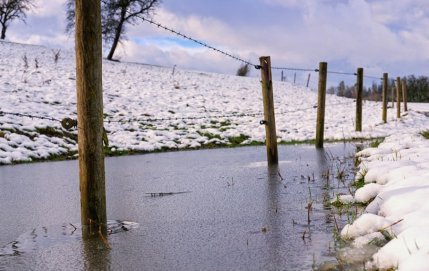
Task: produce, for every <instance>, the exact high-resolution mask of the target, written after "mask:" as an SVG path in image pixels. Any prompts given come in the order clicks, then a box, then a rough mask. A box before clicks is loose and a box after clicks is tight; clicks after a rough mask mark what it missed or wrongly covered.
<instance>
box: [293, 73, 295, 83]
mask: <svg viewBox="0 0 429 271" xmlns="http://www.w3.org/2000/svg"><path fill="white" fill-rule="evenodd" d="M293 84H294V85H295V84H296V73H294V74H293Z"/></svg>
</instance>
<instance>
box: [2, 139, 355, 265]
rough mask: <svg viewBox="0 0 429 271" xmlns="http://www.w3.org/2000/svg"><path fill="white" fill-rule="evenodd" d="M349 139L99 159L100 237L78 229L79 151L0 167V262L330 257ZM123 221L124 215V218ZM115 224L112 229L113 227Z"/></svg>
mask: <svg viewBox="0 0 429 271" xmlns="http://www.w3.org/2000/svg"><path fill="white" fill-rule="evenodd" d="M355 149H356V147H355V146H354V145H352V144H327V145H326V147H325V149H324V150H316V149H315V148H314V147H313V146H307V145H299V146H280V147H279V158H280V159H279V160H280V163H279V165H278V167H277V166H276V167H268V166H267V164H266V161H265V147H243V148H234V149H215V150H199V151H183V152H170V153H161V154H147V155H136V156H127V157H115V158H107V159H106V185H107V208H108V210H107V211H108V219H109V220H111V221H110V222H111V229H113V230H112V233H114V234H111V235H109V236H108V240H107V241H108V244H106V243H105V242H101V241H100V240H93V241H83V240H82V238H81V233H80V228H79V222H80V209H79V206H80V203H79V179H78V164H77V161H66V162H50V163H36V164H26V165H15V166H2V167H0V206H1V208H0V217H1V220H0V270H312V269H317V268H318V267H319V266H320V265H321V264H323V263H327V262H329V263H330V262H336V258H337V253H336V248H338V243H337V240H336V239H335V231H336V227H337V226H338V225H340V226H341V225H342V224H344V222H345V220H346V219H347V218H344V217H343V218H341V217H340V216H337V217H336V219H334V213H335V212H334V211H333V210H332V209H331V206H330V205H329V201H330V200H331V199H333V198H335V197H336V194H337V193H348V189H349V188H348V183H347V181H348V180H351V179H353V175H351V174H350V172H351V171H352V169H353V162H354V161H353V155H354V153H355ZM124 225H125V227H124ZM114 229H119V230H117V231H116V230H114Z"/></svg>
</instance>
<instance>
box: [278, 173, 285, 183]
mask: <svg viewBox="0 0 429 271" xmlns="http://www.w3.org/2000/svg"><path fill="white" fill-rule="evenodd" d="M277 173H278V174H279V177H280V180H281V181H283V180H284V179H283V177H282V175H281V174H280V171H278V172H277Z"/></svg>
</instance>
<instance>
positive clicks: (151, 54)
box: [6, 0, 429, 87]
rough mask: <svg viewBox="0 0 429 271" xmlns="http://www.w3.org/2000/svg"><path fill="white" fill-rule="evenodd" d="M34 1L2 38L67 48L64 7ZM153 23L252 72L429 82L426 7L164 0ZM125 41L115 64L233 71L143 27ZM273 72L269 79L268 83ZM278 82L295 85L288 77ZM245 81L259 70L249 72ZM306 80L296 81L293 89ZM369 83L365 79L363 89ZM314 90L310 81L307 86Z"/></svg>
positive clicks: (362, 0) (375, 2)
mask: <svg viewBox="0 0 429 271" xmlns="http://www.w3.org/2000/svg"><path fill="white" fill-rule="evenodd" d="M35 2H36V7H35V8H33V9H32V10H31V11H30V12H29V13H28V16H27V20H26V24H24V23H22V22H20V21H14V22H13V23H12V24H11V25H10V27H9V29H8V32H7V33H6V35H7V36H6V39H7V40H10V41H14V42H21V43H31V44H41V45H45V46H48V47H52V48H66V49H73V46H74V37H73V36H69V35H67V34H66V33H65V32H64V29H65V7H64V6H65V4H64V3H65V0H35ZM152 18H153V20H154V21H156V22H158V23H160V24H162V25H165V26H167V27H169V28H171V29H174V30H176V31H178V32H181V33H183V34H185V35H188V36H191V37H193V38H194V39H197V40H200V41H203V42H205V43H207V44H209V45H211V46H213V47H216V48H219V49H221V50H224V51H226V52H228V53H230V54H232V55H235V56H238V57H239V58H241V59H244V60H246V61H249V62H251V63H254V64H258V62H259V57H260V56H270V57H271V62H272V65H273V66H276V67H293V68H305V69H316V68H318V66H319V63H320V62H322V61H326V62H328V70H330V71H338V72H346V73H355V72H356V69H357V68H358V67H363V68H364V74H365V75H368V76H374V77H382V74H383V73H384V72H387V73H389V76H390V77H391V78H394V77H397V76H406V75H411V74H415V75H429V74H428V71H429V1H427V0H234V1H231V0H216V1H214V0H204V1H202V0H180V1H178V0H163V1H162V3H161V5H160V6H159V7H158V8H157V9H156V11H155V14H154V15H153V17H152ZM126 37H127V39H126V40H124V42H123V43H122V44H121V46H120V48H118V50H117V52H116V54H115V57H116V58H118V59H120V60H121V61H132V62H142V63H148V64H155V65H162V66H167V67H173V66H174V65H176V66H177V67H179V68H183V69H189V70H198V71H205V72H217V73H227V74H235V73H236V71H237V69H238V67H239V66H240V64H241V63H240V62H238V61H236V60H233V59H230V58H228V57H225V56H224V55H222V54H219V53H216V52H214V51H213V50H210V49H207V48H204V47H202V46H199V45H197V44H195V43H193V42H190V41H186V40H184V39H183V38H181V37H178V36H175V35H174V34H172V33H170V32H168V31H165V30H163V29H161V28H158V27H155V26H153V25H151V24H149V23H147V22H138V23H137V24H136V25H128V26H127V32H126ZM107 49H108V48H106V52H105V55H107ZM279 73H280V71H275V72H273V76H274V77H275V79H280V74H279ZM284 74H285V76H286V77H287V80H288V81H293V80H294V76H295V72H294V71H284ZM251 75H252V76H259V71H258V70H256V69H253V68H252V69H251ZM307 77H308V72H296V83H297V84H305V83H306V80H307ZM340 80H345V81H346V82H354V81H355V80H356V79H355V77H354V76H350V75H349V76H347V75H336V74H330V75H329V76H328V82H329V83H330V84H331V85H334V84H337V83H338V82H339V81H340ZM373 81H374V79H372V78H365V83H366V84H367V85H368V84H370V83H372V82H373ZM375 81H377V83H379V80H375ZM316 85H317V74H316V73H312V75H311V80H310V86H312V87H315V86H316Z"/></svg>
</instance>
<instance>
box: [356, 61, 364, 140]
mask: <svg viewBox="0 0 429 271" xmlns="http://www.w3.org/2000/svg"><path fill="white" fill-rule="evenodd" d="M362 94H363V68H358V69H357V85H356V132H362Z"/></svg>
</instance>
